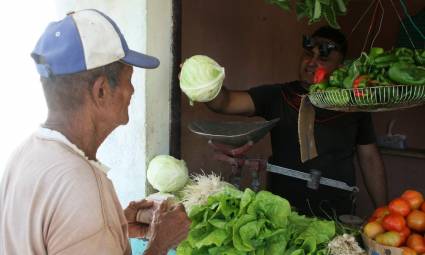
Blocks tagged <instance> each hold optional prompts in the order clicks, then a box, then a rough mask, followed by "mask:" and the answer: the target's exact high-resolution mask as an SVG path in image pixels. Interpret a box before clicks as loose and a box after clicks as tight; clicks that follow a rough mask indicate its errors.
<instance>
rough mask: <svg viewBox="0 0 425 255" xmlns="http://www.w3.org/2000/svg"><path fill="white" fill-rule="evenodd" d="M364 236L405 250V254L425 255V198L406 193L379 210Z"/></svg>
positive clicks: (415, 192)
mask: <svg viewBox="0 0 425 255" xmlns="http://www.w3.org/2000/svg"><path fill="white" fill-rule="evenodd" d="M363 233H364V234H365V235H366V236H368V237H369V238H371V239H374V240H375V241H376V242H378V243H380V244H382V245H388V246H393V247H402V248H403V254H405V255H415V254H425V239H424V234H425V203H424V197H423V195H422V194H421V193H420V192H418V191H415V190H406V191H405V192H404V193H403V194H402V195H401V197H399V198H396V199H394V200H392V201H391V202H390V203H389V204H388V206H385V207H380V208H378V209H376V210H375V212H374V213H373V215H372V217H371V218H370V219H369V220H368V223H367V224H366V225H365V226H364V228H363Z"/></svg>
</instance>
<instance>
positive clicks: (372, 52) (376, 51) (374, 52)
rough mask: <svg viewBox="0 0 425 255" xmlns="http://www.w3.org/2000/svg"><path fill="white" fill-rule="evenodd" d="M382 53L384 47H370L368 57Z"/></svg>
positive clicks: (374, 56) (372, 57) (373, 57)
mask: <svg viewBox="0 0 425 255" xmlns="http://www.w3.org/2000/svg"><path fill="white" fill-rule="evenodd" d="M383 53H384V49H383V48H379V47H373V48H371V49H370V52H369V58H371V59H375V58H376V57H377V56H379V55H381V54H383Z"/></svg>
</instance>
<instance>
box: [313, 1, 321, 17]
mask: <svg viewBox="0 0 425 255" xmlns="http://www.w3.org/2000/svg"><path fill="white" fill-rule="evenodd" d="M321 16H322V5H321V4H320V0H316V1H315V3H314V14H313V21H316V20H318V19H320V17H321Z"/></svg>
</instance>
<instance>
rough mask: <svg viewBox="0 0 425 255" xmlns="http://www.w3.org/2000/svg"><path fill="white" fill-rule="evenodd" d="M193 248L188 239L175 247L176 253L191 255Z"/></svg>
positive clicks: (178, 254)
mask: <svg viewBox="0 0 425 255" xmlns="http://www.w3.org/2000/svg"><path fill="white" fill-rule="evenodd" d="M192 251H193V248H192V246H190V244H189V242H188V241H183V242H181V243H180V244H179V246H178V247H177V250H176V252H177V255H192Z"/></svg>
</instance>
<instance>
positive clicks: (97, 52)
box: [31, 9, 159, 77]
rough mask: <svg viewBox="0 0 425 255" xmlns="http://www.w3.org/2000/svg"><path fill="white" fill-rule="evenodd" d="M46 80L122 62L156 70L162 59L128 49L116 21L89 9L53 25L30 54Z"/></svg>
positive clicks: (49, 26)
mask: <svg viewBox="0 0 425 255" xmlns="http://www.w3.org/2000/svg"><path fill="white" fill-rule="evenodd" d="M31 56H32V58H33V59H34V61H35V63H36V66H37V71H38V73H39V74H40V75H41V76H43V77H50V76H56V75H64V74H73V73H78V72H82V71H86V70H91V69H94V68H97V67H101V66H105V65H108V64H111V63H113V62H115V61H121V62H123V63H125V64H128V65H132V66H137V67H141V68H156V67H158V66H159V60H158V59H157V58H155V57H152V56H148V55H145V54H142V53H139V52H136V51H133V50H130V49H129V48H128V46H127V42H126V41H125V39H124V36H123V35H122V34H121V32H120V30H119V28H118V26H117V25H116V24H115V22H114V21H113V20H112V19H111V18H109V17H108V16H106V15H105V14H104V13H102V12H100V11H98V10H94V9H87V10H81V11H77V12H72V13H69V14H68V15H67V16H66V17H65V18H64V19H62V20H60V21H57V22H52V23H50V24H49V25H48V26H47V28H46V30H45V31H44V33H43V34H42V35H41V37H40V39H39V40H38V42H37V45H36V46H35V49H34V50H33V52H32V53H31Z"/></svg>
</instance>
